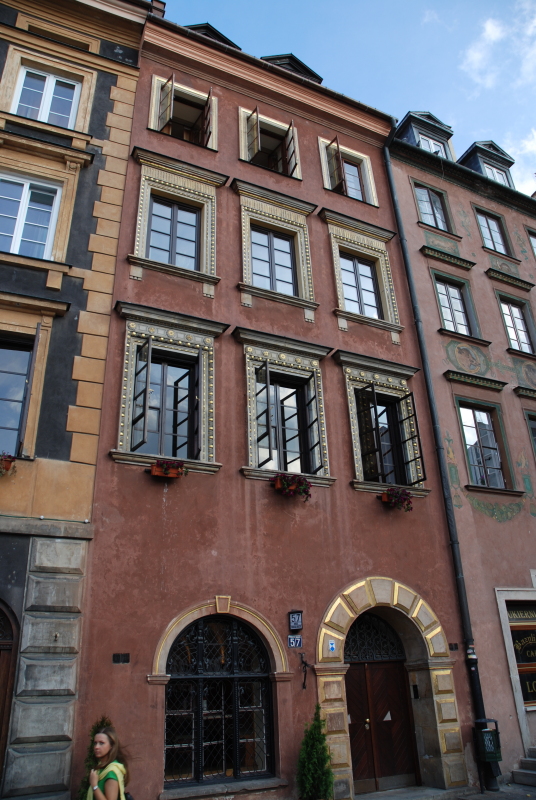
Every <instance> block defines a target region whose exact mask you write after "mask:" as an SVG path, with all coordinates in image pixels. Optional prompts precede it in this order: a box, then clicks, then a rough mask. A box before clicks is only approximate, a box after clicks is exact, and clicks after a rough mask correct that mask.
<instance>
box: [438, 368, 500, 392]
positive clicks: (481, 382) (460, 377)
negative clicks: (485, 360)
mask: <svg viewBox="0 0 536 800" xmlns="http://www.w3.org/2000/svg"><path fill="white" fill-rule="evenodd" d="M443 375H444V376H445V378H446V379H447V380H448V381H451V382H454V383H468V384H471V385H472V386H480V387H481V388H482V389H491V390H492V391H494V392H502V390H503V389H504V387H505V386H508V381H497V380H495V379H494V378H486V377H485V376H484V375H473V374H471V373H470V372H457V371H456V370H454V369H448V370H447V371H446V372H444V373H443Z"/></svg>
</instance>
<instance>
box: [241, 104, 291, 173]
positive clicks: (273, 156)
mask: <svg viewBox="0 0 536 800" xmlns="http://www.w3.org/2000/svg"><path fill="white" fill-rule="evenodd" d="M246 141H247V154H248V160H249V161H250V162H251V163H252V164H256V165H257V166H259V167H266V169H271V170H273V171H274V172H281V173H282V174H283V175H288V176H289V177H292V176H294V174H295V173H296V170H297V168H298V156H297V148H296V130H295V128H294V122H293V121H292V120H291V122H290V125H289V126H288V128H287V129H286V130H285V129H284V127H283V126H279V125H275V124H273V123H271V122H268V121H265V120H263V119H262V117H261V116H260V115H259V108H258V106H257V108H255V110H254V111H252V112H251V114H248V116H247V118H246Z"/></svg>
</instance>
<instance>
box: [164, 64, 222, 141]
mask: <svg viewBox="0 0 536 800" xmlns="http://www.w3.org/2000/svg"><path fill="white" fill-rule="evenodd" d="M157 86H158V87H159V94H158V108H157V113H158V119H157V121H156V128H157V130H159V131H160V132H161V133H167V134H168V135H169V136H174V137H175V138H176V139H182V140H183V141H185V142H191V143H192V144H197V145H200V146H201V147H209V148H211V149H215V130H214V127H215V126H214V117H215V113H214V112H215V104H214V102H213V97H212V89H210V91H209V93H208V94H203V93H202V92H196V91H194V90H192V89H189V88H187V87H185V86H178V85H177V84H176V83H175V75H174V74H173V75H171V76H170V77H169V78H168V80H167V81H165V82H162V80H161V79H160V80H159V81H158V83H157Z"/></svg>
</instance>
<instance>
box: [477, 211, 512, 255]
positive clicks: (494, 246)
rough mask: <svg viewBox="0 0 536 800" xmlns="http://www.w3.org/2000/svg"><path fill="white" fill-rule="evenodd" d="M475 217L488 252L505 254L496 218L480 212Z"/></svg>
mask: <svg viewBox="0 0 536 800" xmlns="http://www.w3.org/2000/svg"><path fill="white" fill-rule="evenodd" d="M476 216H477V218H478V224H479V225H480V230H481V232H482V238H483V239H484V244H485V246H486V247H489V249H490V250H497V252H498V253H505V254H506V245H505V242H504V235H503V232H502V229H501V223H500V222H499V220H498V219H497V218H496V217H491V216H489V214H483V213H482V212H480V211H479V212H478V213H477V215H476Z"/></svg>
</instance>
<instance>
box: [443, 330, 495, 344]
mask: <svg viewBox="0 0 536 800" xmlns="http://www.w3.org/2000/svg"><path fill="white" fill-rule="evenodd" d="M437 332H438V333H441V334H443V336H451V337H452V338H453V339H461V341H462V342H472V344H478V345H479V346H480V347H489V346H490V344H491V342H488V340H487V339H479V338H478V337H477V336H468V335H467V334H466V333H458V332H457V331H449V329H448V328H438V329H437Z"/></svg>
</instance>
